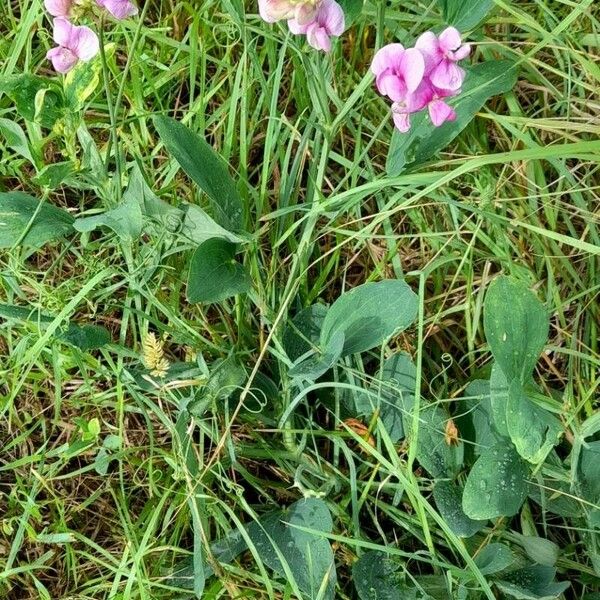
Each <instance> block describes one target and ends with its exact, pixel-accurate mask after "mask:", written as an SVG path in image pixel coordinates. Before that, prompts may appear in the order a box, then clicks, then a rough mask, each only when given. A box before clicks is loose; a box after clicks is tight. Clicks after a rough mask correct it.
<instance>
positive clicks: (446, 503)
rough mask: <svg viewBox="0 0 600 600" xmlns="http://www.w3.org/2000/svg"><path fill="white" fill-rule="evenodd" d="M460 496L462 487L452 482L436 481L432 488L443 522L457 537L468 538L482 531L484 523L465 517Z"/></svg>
mask: <svg viewBox="0 0 600 600" xmlns="http://www.w3.org/2000/svg"><path fill="white" fill-rule="evenodd" d="M462 496H463V489H462V487H461V486H459V485H458V484H456V483H454V482H452V481H438V482H437V483H436V484H435V487H434V488H433V498H434V500H435V504H436V506H437V509H438V511H439V513H440V515H442V517H443V518H444V521H446V523H447V524H448V526H449V527H450V529H451V530H452V531H453V532H454V533H455V534H456V535H457V536H458V537H465V538H468V537H471V536H472V535H475V534H476V533H477V532H478V531H480V530H481V529H483V527H484V525H485V523H486V522H485V521H476V520H474V519H471V518H469V517H467V515H465V513H464V512H463V509H462Z"/></svg>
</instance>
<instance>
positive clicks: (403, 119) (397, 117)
mask: <svg viewBox="0 0 600 600" xmlns="http://www.w3.org/2000/svg"><path fill="white" fill-rule="evenodd" d="M393 119H394V125H395V126H396V129H398V131H400V132H401V133H407V132H408V131H409V130H410V115H408V114H407V113H397V112H394V113H393Z"/></svg>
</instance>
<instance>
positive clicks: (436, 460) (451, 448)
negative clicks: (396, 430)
mask: <svg viewBox="0 0 600 600" xmlns="http://www.w3.org/2000/svg"><path fill="white" fill-rule="evenodd" d="M449 420H450V416H449V415H448V413H447V412H446V411H445V410H444V409H443V408H442V407H441V406H439V405H437V404H430V405H428V406H422V407H421V411H420V413H419V431H418V446H417V452H416V457H417V460H418V461H419V463H420V464H421V466H422V467H423V468H424V469H425V470H426V471H427V472H428V473H429V474H430V475H431V476H432V477H434V478H450V479H452V478H454V477H455V476H456V475H458V473H459V472H460V469H461V468H462V465H463V457H464V445H463V443H462V441H460V440H457V443H456V444H455V443H448V441H447V439H446V426H447V425H448V421H449ZM404 429H405V431H406V435H407V437H408V439H409V441H410V440H411V438H413V434H412V415H411V414H407V415H405V417H404Z"/></svg>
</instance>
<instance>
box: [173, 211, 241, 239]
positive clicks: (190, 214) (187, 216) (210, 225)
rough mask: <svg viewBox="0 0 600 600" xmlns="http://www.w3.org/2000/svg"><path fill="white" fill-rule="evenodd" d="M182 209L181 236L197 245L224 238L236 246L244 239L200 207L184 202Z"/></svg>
mask: <svg viewBox="0 0 600 600" xmlns="http://www.w3.org/2000/svg"><path fill="white" fill-rule="evenodd" d="M180 209H181V210H182V211H183V221H182V224H181V235H183V236H184V237H186V238H187V239H188V240H190V241H192V242H195V243H196V244H202V243H203V242H206V241H207V240H209V239H211V238H215V237H218V238H222V239H224V240H228V241H230V242H232V243H234V244H239V243H240V242H242V239H241V238H240V237H238V236H237V235H234V234H233V233H230V232H229V231H227V230H226V229H223V227H221V226H220V225H218V224H217V223H215V221H214V220H213V219H211V218H210V217H209V216H208V215H207V214H206V213H205V212H204V211H203V210H202V209H201V208H200V207H199V206H196V205H195V204H188V203H187V202H184V203H183V204H181V206H180Z"/></svg>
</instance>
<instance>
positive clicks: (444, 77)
mask: <svg viewBox="0 0 600 600" xmlns="http://www.w3.org/2000/svg"><path fill="white" fill-rule="evenodd" d="M415 46H416V48H417V49H418V50H420V51H421V52H422V53H423V57H424V58H425V65H426V70H427V71H428V76H429V79H430V80H431V83H432V84H433V85H434V86H436V87H438V88H440V89H444V90H452V91H455V90H459V89H460V88H461V87H462V84H463V81H464V79H465V72H464V70H463V69H461V68H460V67H459V66H458V65H457V64H456V63H457V62H458V61H459V60H462V59H463V58H467V56H469V54H470V52H471V46H470V45H469V44H463V43H462V40H461V36H460V32H459V31H458V30H457V29H456V28H454V27H448V28H447V29H445V30H444V31H442V33H440V35H439V37H437V36H436V35H435V34H434V33H433V32H431V31H427V32H426V33H424V34H423V35H422V36H421V37H420V38H419V39H418V40H417V43H416V44H415Z"/></svg>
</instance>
